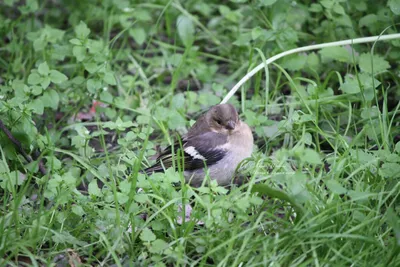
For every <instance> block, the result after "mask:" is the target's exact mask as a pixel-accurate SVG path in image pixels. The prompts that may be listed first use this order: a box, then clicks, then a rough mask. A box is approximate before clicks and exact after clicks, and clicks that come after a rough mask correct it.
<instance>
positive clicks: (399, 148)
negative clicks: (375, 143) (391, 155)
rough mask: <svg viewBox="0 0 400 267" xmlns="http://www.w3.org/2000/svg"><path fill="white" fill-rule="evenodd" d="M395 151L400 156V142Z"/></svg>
mask: <svg viewBox="0 0 400 267" xmlns="http://www.w3.org/2000/svg"><path fill="white" fill-rule="evenodd" d="M394 150H395V151H396V152H397V153H399V154H400V141H399V142H397V143H396V146H395V148H394Z"/></svg>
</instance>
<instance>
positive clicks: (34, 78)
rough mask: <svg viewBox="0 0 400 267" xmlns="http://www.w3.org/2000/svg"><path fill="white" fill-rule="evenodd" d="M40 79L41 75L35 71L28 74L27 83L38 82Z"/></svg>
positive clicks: (34, 83) (33, 83)
mask: <svg viewBox="0 0 400 267" xmlns="http://www.w3.org/2000/svg"><path fill="white" fill-rule="evenodd" d="M41 81H42V77H40V75H39V74H38V73H36V72H34V73H31V74H29V76H28V83H29V84H32V85H36V84H39V83H40V82H41Z"/></svg>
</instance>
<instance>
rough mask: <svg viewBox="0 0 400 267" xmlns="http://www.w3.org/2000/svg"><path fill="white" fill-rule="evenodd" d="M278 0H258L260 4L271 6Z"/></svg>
mask: <svg viewBox="0 0 400 267" xmlns="http://www.w3.org/2000/svg"><path fill="white" fill-rule="evenodd" d="M276 1H277V0H257V2H258V3H259V4H260V6H270V5H273V4H275V2H276Z"/></svg>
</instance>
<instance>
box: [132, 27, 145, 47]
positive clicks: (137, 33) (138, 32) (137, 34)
mask: <svg viewBox="0 0 400 267" xmlns="http://www.w3.org/2000/svg"><path fill="white" fill-rule="evenodd" d="M129 34H130V36H132V37H133V39H134V40H135V42H136V43H137V44H138V45H142V44H143V43H144V41H145V40H146V36H147V35H146V32H145V30H144V29H143V28H133V29H130V30H129Z"/></svg>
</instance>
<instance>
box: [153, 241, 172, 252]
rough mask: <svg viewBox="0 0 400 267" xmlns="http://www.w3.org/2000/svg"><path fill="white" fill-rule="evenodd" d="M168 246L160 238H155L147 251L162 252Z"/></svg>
mask: <svg viewBox="0 0 400 267" xmlns="http://www.w3.org/2000/svg"><path fill="white" fill-rule="evenodd" d="M168 247H169V244H168V243H167V242H165V241H164V240H162V239H157V240H155V241H153V242H151V246H150V249H149V251H150V252H151V253H159V254H160V253H162V252H163V251H164V250H165V249H167V248H168Z"/></svg>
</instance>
